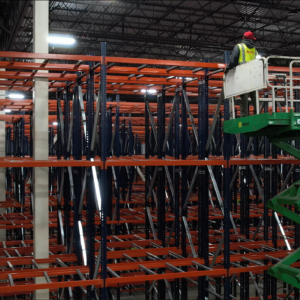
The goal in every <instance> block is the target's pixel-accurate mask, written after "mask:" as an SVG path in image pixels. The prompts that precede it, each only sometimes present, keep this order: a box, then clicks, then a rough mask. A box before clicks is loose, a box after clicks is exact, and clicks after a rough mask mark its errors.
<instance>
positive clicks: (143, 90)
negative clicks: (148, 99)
mask: <svg viewBox="0 0 300 300" xmlns="http://www.w3.org/2000/svg"><path fill="white" fill-rule="evenodd" d="M141 92H142V93H146V92H148V94H155V93H156V92H157V90H154V89H150V90H145V89H142V90H141Z"/></svg>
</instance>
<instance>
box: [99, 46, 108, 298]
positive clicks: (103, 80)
mask: <svg viewBox="0 0 300 300" xmlns="http://www.w3.org/2000/svg"><path fill="white" fill-rule="evenodd" d="M100 89H101V90H100V93H101V160H102V161H103V168H102V169H101V171H100V172H101V198H102V203H101V205H102V207H101V278H102V279H103V280H104V286H103V288H102V289H101V299H102V300H107V297H108V294H107V288H106V285H105V280H106V278H107V269H106V268H107V247H106V244H107V241H106V237H107V232H106V228H107V221H106V217H107V190H108V186H107V169H106V168H107V167H106V165H105V162H106V160H107V142H108V141H107V122H106V42H102V43H101V83H100Z"/></svg>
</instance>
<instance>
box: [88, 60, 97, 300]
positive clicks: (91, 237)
mask: <svg viewBox="0 0 300 300" xmlns="http://www.w3.org/2000/svg"><path fill="white" fill-rule="evenodd" d="M93 65H94V63H89V67H90V69H89V72H88V74H87V84H86V87H87V91H86V125H87V128H86V159H87V160H91V159H92V158H94V151H91V142H92V134H93V125H94V102H95V99H94V93H95V78H94V75H95V74H94V71H93V70H92V67H93ZM86 202H87V214H86V216H87V220H86V221H87V222H86V252H87V265H88V267H89V269H90V278H93V275H94V271H95V211H96V205H95V190H94V184H93V175H92V168H91V167H89V168H87V177H86ZM94 293H95V292H94V290H91V287H90V286H89V287H88V288H87V300H93V298H94Z"/></svg>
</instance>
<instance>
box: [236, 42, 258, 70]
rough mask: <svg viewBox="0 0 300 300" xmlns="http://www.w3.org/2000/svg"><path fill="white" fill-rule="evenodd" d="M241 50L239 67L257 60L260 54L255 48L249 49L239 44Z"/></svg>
mask: <svg viewBox="0 0 300 300" xmlns="http://www.w3.org/2000/svg"><path fill="white" fill-rule="evenodd" d="M238 46H239V48H240V57H239V65H241V64H244V63H246V62H248V61H251V60H253V59H255V58H256V55H257V54H258V53H257V51H256V49H255V48H251V49H249V48H248V47H247V46H246V45H245V44H243V43H242V44H238Z"/></svg>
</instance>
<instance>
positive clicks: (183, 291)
mask: <svg viewBox="0 0 300 300" xmlns="http://www.w3.org/2000/svg"><path fill="white" fill-rule="evenodd" d="M184 81H185V78H183V83H182V93H181V158H182V159H184V160H185V159H186V158H187V155H188V149H187V144H188V143H187V139H188V137H187V134H188V130H187V129H188V128H187V109H186V104H185V101H184V96H183V90H186V83H185V82H184ZM186 196H187V167H186V166H183V167H182V176H181V216H182V217H187V208H184V207H183V206H184V203H185V199H186ZM186 238H187V234H186V230H185V226H184V224H183V221H181V251H182V256H184V257H187V251H186ZM182 270H183V271H187V267H182ZM187 299H188V289H187V280H186V279H185V278H182V279H181V300H187Z"/></svg>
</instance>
